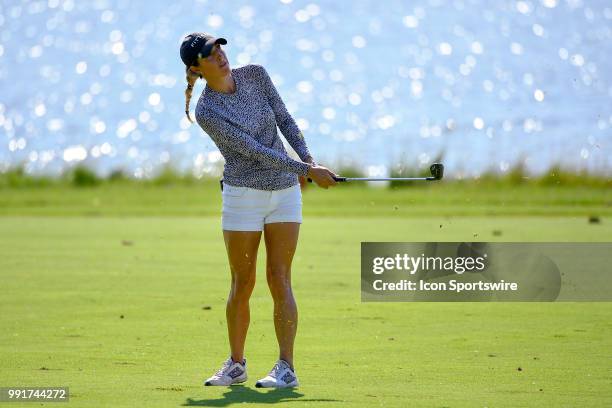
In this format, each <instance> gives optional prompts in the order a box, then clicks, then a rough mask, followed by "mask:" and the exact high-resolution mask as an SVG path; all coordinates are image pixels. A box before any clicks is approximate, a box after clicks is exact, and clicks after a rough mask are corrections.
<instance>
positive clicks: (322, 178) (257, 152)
mask: <svg viewBox="0 0 612 408" xmlns="http://www.w3.org/2000/svg"><path fill="white" fill-rule="evenodd" d="M196 120H197V121H198V124H199V125H200V127H201V128H202V129H203V130H204V131H205V132H206V133H208V135H209V136H210V137H211V138H212V139H213V141H214V142H215V143H216V144H217V146H220V145H224V146H227V147H228V148H229V149H231V150H233V151H235V152H238V153H240V154H241V155H243V156H245V157H247V158H249V159H254V160H257V161H259V162H261V163H265V164H269V165H271V166H272V167H274V168H276V169H279V170H285V171H289V172H292V173H297V174H299V175H301V176H306V177H310V178H311V179H312V180H313V181H315V182H316V183H317V184H318V185H319V186H321V187H323V188H327V187H328V186H330V185H334V184H336V182H335V180H334V179H333V175H334V174H333V173H332V172H331V171H329V170H328V169H326V168H325V167H322V166H316V165H315V166H313V165H311V164H308V163H303V162H300V161H297V160H294V159H292V158H291V157H289V156H287V155H286V154H284V153H281V152H279V151H277V150H274V149H271V148H269V147H267V146H264V145H262V144H261V143H259V142H258V141H257V140H255V139H254V138H252V137H251V136H250V135H248V134H247V133H245V132H244V131H242V130H241V129H239V128H237V127H236V126H233V125H231V124H228V123H227V122H225V121H223V120H221V119H219V118H217V117H215V116H207V117H206V118H203V117H201V116H200V115H196Z"/></svg>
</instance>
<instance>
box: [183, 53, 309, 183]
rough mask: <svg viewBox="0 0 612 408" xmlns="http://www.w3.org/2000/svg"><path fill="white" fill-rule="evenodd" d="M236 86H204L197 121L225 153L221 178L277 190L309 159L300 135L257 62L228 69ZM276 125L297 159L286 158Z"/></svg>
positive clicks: (294, 178) (303, 172)
mask: <svg viewBox="0 0 612 408" xmlns="http://www.w3.org/2000/svg"><path fill="white" fill-rule="evenodd" d="M232 77H233V78H234V81H235V82H236V91H235V92H234V93H231V94H226V93H220V92H217V91H214V90H213V89H211V88H210V87H209V86H208V85H206V87H205V89H204V91H203V92H202V95H201V96H200V98H199V100H198V104H197V107H196V114H195V115H196V120H197V122H198V124H199V125H200V127H201V128H202V129H203V130H204V131H205V132H206V133H207V134H208V135H209V136H210V137H211V138H212V140H213V141H214V143H215V144H216V145H217V147H218V148H219V151H220V152H221V154H222V155H223V157H224V158H225V168H224V170H223V181H224V183H227V184H230V185H233V186H244V187H250V188H256V189H259V190H280V189H284V188H288V187H291V186H293V185H296V184H297V183H298V178H297V175H298V174H299V175H303V176H306V174H307V173H308V168H309V165H308V164H306V163H304V162H311V161H312V158H311V155H310V152H309V151H308V148H307V147H306V142H305V141H304V136H303V134H302V132H301V131H300V129H299V128H298V126H297V125H296V123H295V121H294V120H293V118H292V117H291V115H290V114H289V112H287V108H286V107H285V104H284V103H283V101H282V99H281V97H280V95H279V94H278V92H277V90H276V88H275V87H274V84H273V83H272V80H271V79H270V76H269V75H268V73H267V72H266V70H265V68H264V67H263V66H261V65H256V64H251V65H246V66H244V67H240V68H235V69H232ZM277 125H278V127H279V128H280V130H281V132H282V134H283V135H284V136H285V138H286V139H287V141H288V142H289V144H290V145H291V147H292V148H293V149H294V150H295V152H296V153H297V154H298V156H299V157H300V159H302V161H303V162H302V161H297V160H294V159H292V158H291V157H289V155H288V154H287V151H286V150H285V147H284V145H283V143H282V141H281V139H280V137H279V135H278V132H277V129H276V127H277Z"/></svg>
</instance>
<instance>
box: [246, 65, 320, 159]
mask: <svg viewBox="0 0 612 408" xmlns="http://www.w3.org/2000/svg"><path fill="white" fill-rule="evenodd" d="M257 67H258V69H259V71H260V75H261V79H262V82H263V86H264V90H265V92H266V96H267V97H268V102H269V103H270V106H271V107H272V110H273V111H274V116H275V117H276V124H277V125H278V128H279V129H280V130H281V132H282V134H283V136H285V139H287V142H289V144H290V145H291V147H292V148H293V150H295V152H296V153H297V154H298V156H300V159H301V160H302V161H303V162H305V163H310V164H316V163H315V161H314V159H313V158H312V156H311V154H310V152H309V151H308V147H307V146H306V141H305V140H304V135H303V134H302V131H301V130H300V128H298V126H297V124H296V123H295V120H293V117H292V116H291V114H290V113H289V112H288V111H287V108H286V107H285V103H284V102H283V100H282V99H281V97H280V95H279V94H278V91H277V90H276V87H275V86H274V83H273V82H272V79H270V76H269V75H268V73H267V72H266V69H265V68H264V67H263V66H261V65H258V66H257Z"/></svg>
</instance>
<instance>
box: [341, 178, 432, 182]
mask: <svg viewBox="0 0 612 408" xmlns="http://www.w3.org/2000/svg"><path fill="white" fill-rule="evenodd" d="M345 180H346V181H415V180H431V177H383V178H370V177H347V178H346V179H345Z"/></svg>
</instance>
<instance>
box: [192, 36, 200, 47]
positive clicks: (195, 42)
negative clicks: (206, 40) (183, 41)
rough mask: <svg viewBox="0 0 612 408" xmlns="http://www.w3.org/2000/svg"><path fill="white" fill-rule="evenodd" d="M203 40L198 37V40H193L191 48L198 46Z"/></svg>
mask: <svg viewBox="0 0 612 408" xmlns="http://www.w3.org/2000/svg"><path fill="white" fill-rule="evenodd" d="M201 39H202V38H201V37H196V39H195V40H193V42H192V43H191V48H193V47H195V46H196V44H197V43H198V42H199V41H200V40H201Z"/></svg>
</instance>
